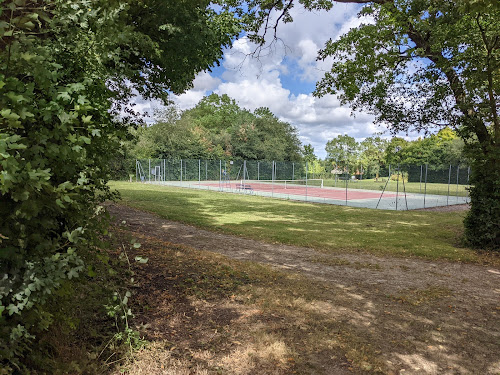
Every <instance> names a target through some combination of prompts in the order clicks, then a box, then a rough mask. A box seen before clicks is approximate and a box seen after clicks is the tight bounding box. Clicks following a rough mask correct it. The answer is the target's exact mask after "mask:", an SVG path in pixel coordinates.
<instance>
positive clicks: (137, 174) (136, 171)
mask: <svg viewBox="0 0 500 375" xmlns="http://www.w3.org/2000/svg"><path fill="white" fill-rule="evenodd" d="M138 176H139V172H138V170H137V159H135V182H137V181H138V180H139V179H138V178H137V177H138Z"/></svg>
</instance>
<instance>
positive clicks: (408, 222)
mask: <svg viewBox="0 0 500 375" xmlns="http://www.w3.org/2000/svg"><path fill="white" fill-rule="evenodd" d="M111 187H112V188H115V189H117V190H119V191H120V192H121V194H122V199H123V200H122V203H123V204H126V205H129V206H131V207H135V208H139V209H142V210H146V211H149V212H154V213H156V214H158V215H160V216H161V217H164V218H166V219H170V220H174V221H180V222H184V223H188V224H192V225H195V226H197V227H200V228H205V229H210V230H216V231H221V232H224V233H230V234H236V235H240V236H244V237H248V238H254V239H259V240H263V241H267V242H278V243H284V244H290V245H297V246H307V247H313V248H316V249H319V250H321V251H324V252H346V251H347V252H355V251H362V252H367V253H373V254H377V255H396V256H418V257H425V258H429V259H440V258H441V259H451V260H458V261H473V262H489V261H494V262H496V260H491V259H489V257H487V256H485V255H480V254H478V253H477V252H475V251H473V250H471V249H469V248H466V247H463V246H461V236H462V231H463V226H462V220H463V218H464V215H465V214H464V212H426V211H402V212H394V211H380V210H370V209H361V208H353V207H341V206H330V205H328V206H327V205H314V204H307V203H297V202H291V201H284V200H272V199H266V198H262V197H255V196H241V195H232V194H225V193H217V192H210V191H202V190H191V189H182V188H172V187H162V186H154V185H146V184H137V183H126V182H113V183H111Z"/></svg>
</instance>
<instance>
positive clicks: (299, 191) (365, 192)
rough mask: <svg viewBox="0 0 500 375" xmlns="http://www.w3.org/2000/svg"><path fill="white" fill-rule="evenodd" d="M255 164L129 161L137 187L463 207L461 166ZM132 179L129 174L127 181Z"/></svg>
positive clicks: (389, 206)
mask: <svg viewBox="0 0 500 375" xmlns="http://www.w3.org/2000/svg"><path fill="white" fill-rule="evenodd" d="M329 169H330V170H326V169H325V168H318V165H317V163H315V164H313V163H307V162H291V161H265V160H261V161H255V160H201V159H197V160H193V159H177V160H173V159H145V160H136V161H135V180H136V181H138V182H142V183H148V184H157V185H165V186H177V187H184V188H194V189H204V190H212V191H219V192H227V193H235V194H246V195H258V196H264V197H272V198H280V199H287V200H296V201H306V202H313V203H326V204H336V205H345V206H352V207H365V208H376V209H386V210H413V209H422V208H430V207H439V206H450V205H456V204H466V203H468V202H469V201H470V199H469V187H470V185H469V177H470V167H469V166H467V165H446V166H443V165H441V166H434V165H429V164H423V165H371V166H370V167H369V168H366V169H363V168H354V167H348V166H341V165H335V166H334V167H331V168H329ZM133 177H134V176H133V175H132V174H130V180H133V179H134V178H133Z"/></svg>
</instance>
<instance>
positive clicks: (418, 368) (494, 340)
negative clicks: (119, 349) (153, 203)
mask: <svg viewBox="0 0 500 375" xmlns="http://www.w3.org/2000/svg"><path fill="white" fill-rule="evenodd" d="M108 210H109V211H110V213H111V214H112V215H114V216H116V218H117V220H119V221H126V227H127V228H128V230H130V231H131V232H132V233H135V234H137V235H140V236H141V237H142V238H141V242H143V241H146V242H147V241H156V240H158V241H165V242H167V243H170V244H180V245H183V246H186V248H185V249H183V248H182V247H181V248H179V250H178V251H179V256H181V255H182V253H183V252H185V251H191V250H188V249H190V248H192V249H195V250H202V251H209V252H215V253H219V254H222V255H224V256H226V257H229V258H231V259H237V260H239V261H251V262H252V263H248V264H254V262H255V263H260V264H267V265H270V266H273V267H275V268H276V269H278V270H280V271H285V273H284V274H285V275H288V276H286V277H287V280H286V282H285V281H279V280H281V279H280V277H279V276H276V277H277V281H276V291H275V292H273V289H272V288H269V289H265V288H264V287H262V288H264V289H265V290H264V289H263V290H262V291H259V288H260V286H259V284H258V283H256V284H255V285H252V283H250V284H248V285H245V284H243V285H241V286H239V287H238V291H237V292H236V291H235V292H234V295H232V296H229V297H228V298H227V299H226V300H227V302H225V305H222V306H219V305H214V304H213V303H212V302H210V298H207V299H206V300H205V299H204V298H201V299H196V300H193V301H187V302H189V303H187V304H184V305H183V306H189V311H175V313H174V311H172V309H175V306H174V305H173V304H169V303H168V301H169V296H171V295H172V293H173V292H171V291H170V292H169V291H168V287H167V284H165V286H164V287H163V289H162V288H161V287H159V286H161V285H164V284H162V282H163V283H166V281H165V280H167V279H166V278H168V277H175V275H174V273H172V274H164V272H166V271H164V270H159V269H156V270H155V269H153V268H149V269H147V271H148V272H147V274H148V275H153V276H152V277H156V278H157V280H153V281H151V283H152V284H151V285H154V286H155V288H156V290H150V291H149V292H148V289H146V285H145V286H144V287H145V289H144V291H143V292H144V293H142V294H143V295H144V294H146V295H145V296H144V298H145V301H144V305H145V306H146V305H148V304H150V305H151V306H150V308H149V309H145V310H144V311H143V314H142V318H143V319H144V321H143V322H142V323H143V324H149V325H150V326H151V327H153V328H149V329H145V331H146V332H147V337H148V338H149V339H155V340H156V341H161V340H163V341H162V342H164V343H165V342H166V343H167V344H164V347H165V350H167V351H168V353H163V354H158V353H162V352H161V351H159V352H158V353H157V354H154V355H157V356H158V355H162V356H164V357H165V358H167V357H168V358H174V359H172V361H174V362H175V361H177V362H175V363H182V362H183V361H186V359H185V358H179V357H178V356H177V357H172V356H171V353H170V352H171V351H175V350H178V349H179V348H180V347H183V348H189V350H190V353H191V357H190V358H189V361H188V362H189V363H191V364H193V363H195V364H196V366H198V367H193V368H192V369H191V370H192V372H191V373H199V374H203V373H210V374H211V373H215V374H216V373H228V374H233V373H239V374H275V373H294V372H295V373H311V374H344V373H386V374H499V373H500V357H499V355H498V353H499V352H500V270H499V269H498V268H496V267H493V266H485V265H475V264H462V263H457V262H448V261H427V260H422V259H417V258H409V259H408V258H400V257H398V258H396V257H377V256H373V255H368V254H364V253H359V254H355V253H354V254H353V253H344V254H343V253H339V254H326V253H322V252H321V251H318V250H314V249H310V248H303V247H294V246H286V245H281V244H269V243H263V242H259V241H255V240H250V239H245V238H241V237H236V236H231V235H225V234H220V233H214V232H210V231H206V230H201V229H198V228H195V227H192V226H189V225H185V224H180V223H177V222H171V221H168V220H165V219H162V218H160V217H158V216H156V215H154V214H150V213H147V212H143V211H139V210H135V209H132V208H128V207H126V206H121V205H112V206H109V207H108ZM188 247H189V248H188ZM195 250H193V251H195ZM158 256H159V255H158ZM223 259H224V258H221V262H223ZM156 261H159V260H155V259H153V261H152V262H151V265H149V266H148V267H154V265H155V264H158V263H157V262H156ZM162 272H163V273H162ZM281 273H283V272H281ZM144 275H146V273H145V274H144ZM294 283H295V284H294ZM288 284H289V285H290V286H293V288H288V289H287V287H286V285H288ZM148 285H150V284H148ZM149 287H150V286H148V288H149ZM280 288H281V289H280ZM308 288H309V289H308ZM295 291H297V292H295ZM148 293H149V294H148ZM151 293H152V294H151ZM154 293H158V295H157V296H155V295H154ZM259 293H260V294H259ZM172 298H173V297H172ZM270 301H271V302H270ZM259 304H260V305H259ZM162 306H163V308H164V309H165V310H162ZM183 314H184V315H183ZM167 316H168V319H166V317H167ZM194 317H197V318H196V319H194ZM193 319H194V321H196V322H198V323H197V324H198V325H196V324H194V325H193V324H191V325H189V321H193ZM218 319H219V320H218ZM210 322H212V323H210ZM209 323H210V324H209ZM186 327H189V329H190V330H192V331H190V335H191V336H192V338H191V339H190V338H189V335H186V334H183V335H181V336H179V338H178V339H175V338H176V334H178V332H179V330H183V329H184V330H185V329H186ZM196 327H197V328H196ZM259 327H260V328H259ZM263 327H264V328H265V329H264V328H263ZM270 327H271V328H270ZM272 327H274V328H272ZM252 330H254V332H253V333H252ZM217 340H219V341H217ZM168 343H170V344H168ZM172 348H174V349H172ZM148 350H151V349H148ZM148 355H149V356H151V355H153V354H151V353H149V354H144V356H141V358H142V359H144V358H148ZM165 361H167V359H165ZM167 362H168V361H167ZM158 363H159V362H158V361H156V362H155V361H153V362H152V363H151V364H149V365H148V366H151V367H150V368H151V369H152V370H151V371H149V372H148V373H150V374H155V373H165V374H167V373H173V374H174V373H179V374H181V373H190V372H184V368H185V366H184V367H182V368H183V369H182V370H179V371H178V372H173V371H172V372H167V371H166V370H165V371H163V369H161V366H160V370H161V371H160V370H158V371H156V370H153V369H155V368H156V367H155V366H158ZM193 366H194V365H193ZM142 368H144V367H142ZM129 373H137V374H139V373H141V372H140V371H135V372H134V371H133V370H132V368H131V369H130V372H129ZM144 373H146V372H144Z"/></svg>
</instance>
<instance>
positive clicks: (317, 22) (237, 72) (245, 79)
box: [136, 3, 389, 158]
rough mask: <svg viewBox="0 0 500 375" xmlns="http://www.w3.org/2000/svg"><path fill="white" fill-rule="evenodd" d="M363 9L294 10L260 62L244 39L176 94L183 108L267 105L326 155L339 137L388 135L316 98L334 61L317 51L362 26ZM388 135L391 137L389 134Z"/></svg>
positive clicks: (144, 106)
mask: <svg viewBox="0 0 500 375" xmlns="http://www.w3.org/2000/svg"><path fill="white" fill-rule="evenodd" d="M359 9H360V8H359V5H356V4H338V3H337V4H335V5H334V7H333V9H331V10H330V11H328V12H326V11H322V12H309V11H306V10H304V9H303V8H300V7H298V6H297V7H295V8H294V9H292V16H293V18H294V22H292V23H289V24H281V25H280V27H279V28H278V35H277V36H278V38H279V39H280V42H278V43H276V44H275V45H274V46H273V48H270V49H269V50H268V51H267V52H268V53H267V54H266V55H265V56H261V57H260V58H259V59H256V58H252V57H248V53H249V52H251V51H253V50H254V49H255V46H254V45H252V44H251V43H250V42H249V41H248V40H247V39H246V38H245V37H243V38H240V39H239V40H237V41H236V42H235V43H234V45H233V47H232V48H231V49H228V50H226V51H225V53H224V58H223V60H222V61H221V66H220V67H217V68H215V69H213V71H212V72H202V73H200V74H198V75H197V77H196V79H195V81H194V87H193V89H191V90H189V91H187V92H186V93H184V94H182V95H179V96H172V99H173V100H174V102H175V103H176V105H177V106H178V107H179V108H180V109H181V110H185V109H189V108H192V107H194V106H195V105H196V104H197V103H198V102H199V101H200V100H201V99H202V98H203V96H205V95H209V94H211V93H216V94H219V95H222V94H227V95H228V96H230V97H231V98H233V99H235V100H236V102H237V103H238V104H239V106H240V107H242V108H246V109H248V110H251V111H253V110H255V109H256V108H258V107H268V108H269V109H270V110H271V112H273V113H274V114H275V115H276V116H277V117H278V118H279V119H280V120H283V121H286V122H288V123H290V124H292V125H294V126H295V127H296V128H297V130H298V134H299V139H300V141H301V142H302V144H311V145H312V146H313V147H314V150H315V154H316V155H317V156H318V157H320V158H324V157H325V156H326V152H325V145H326V142H327V141H329V140H331V139H333V138H335V137H336V136H338V135H340V134H348V135H350V136H352V137H355V138H356V139H357V140H358V141H361V140H363V139H364V138H366V137H368V136H370V135H372V134H373V133H375V132H380V131H384V130H385V129H383V128H380V127H379V126H377V125H374V124H373V116H371V115H369V114H366V113H356V114H355V116H353V114H352V111H351V109H350V108H349V107H348V106H341V105H340V102H339V100H338V99H337V98H336V97H335V96H333V95H329V96H325V97H322V98H316V97H314V96H313V95H312V92H313V91H314V88H315V84H316V82H317V81H318V80H320V79H321V78H322V77H323V75H324V72H325V71H327V70H329V69H330V67H331V61H328V60H327V61H316V57H317V53H318V50H319V49H321V48H322V47H323V46H324V45H325V43H326V41H328V40H329V39H330V38H332V39H337V38H338V37H339V36H341V35H342V34H344V33H345V32H347V31H348V30H349V29H351V28H353V27H356V26H358V25H359V24H360V23H361V22H369V20H366V19H360V18H358V16H357V12H358V11H359ZM138 104H139V107H138V108H136V109H139V110H143V111H146V112H151V111H152V108H153V107H155V103H154V102H142V103H138ZM387 137H389V135H387Z"/></svg>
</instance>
